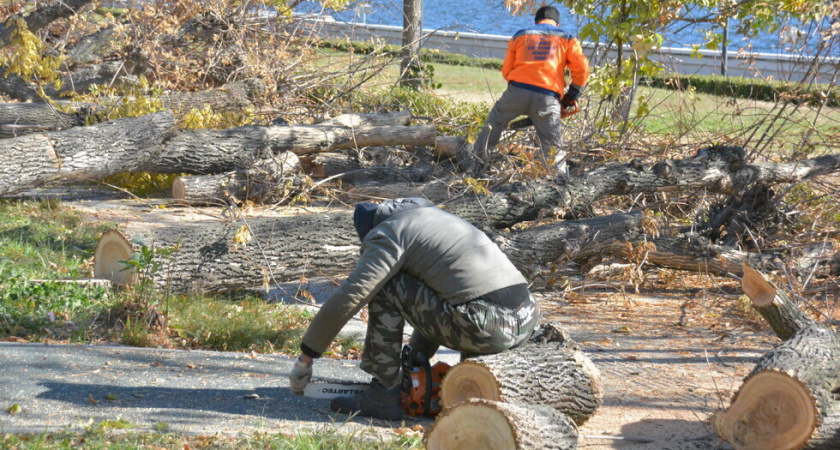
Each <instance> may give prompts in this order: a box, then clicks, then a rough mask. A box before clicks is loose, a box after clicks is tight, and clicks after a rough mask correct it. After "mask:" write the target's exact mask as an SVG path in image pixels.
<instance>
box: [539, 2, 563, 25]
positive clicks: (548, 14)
mask: <svg viewBox="0 0 840 450" xmlns="http://www.w3.org/2000/svg"><path fill="white" fill-rule="evenodd" d="M544 19H551V20H553V21H554V22H555V23H557V24H558V25H560V11H557V8H555V7H553V6H543V7H542V8H540V9H538V10H537V14H536V15H535V16H534V23H540V22H541V21H542V20H544Z"/></svg>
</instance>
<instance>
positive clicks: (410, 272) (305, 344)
mask: <svg viewBox="0 0 840 450" xmlns="http://www.w3.org/2000/svg"><path fill="white" fill-rule="evenodd" d="M353 223H354V225H355V227H356V231H357V232H358V234H359V239H360V240H361V241H362V248H361V258H360V259H359V262H358V264H357V265H356V268H355V270H353V272H351V273H350V275H349V276H348V277H347V279H346V280H344V282H343V283H341V285H340V286H339V287H338V289H337V290H336V292H335V293H334V294H333V295H332V296H331V297H330V298H329V299H328V300H327V302H326V303H325V304H324V305H323V306H322V307H321V309H320V311H318V313H317V314H316V315H315V317H314V319H313V320H312V323H311V324H310V325H309V328H308V329H307V331H306V334H305V335H304V337H303V340H302V343H301V354H300V355H299V356H298V359H297V361H296V363H295V366H294V368H293V370H292V372H291V374H290V376H289V382H290V385H291V388H292V391H293V392H294V393H295V394H298V395H300V394H302V393H303V389H304V387H305V386H306V384H307V383H308V382H309V380H310V378H311V376H312V360H313V359H314V358H318V357H320V356H321V354H322V353H324V352H325V351H326V350H327V349H328V348H329V346H330V343H331V342H332V341H333V339H334V338H335V337H336V335H337V334H338V332H339V331H340V330H341V328H342V327H343V326H344V325H345V324H346V323H347V322H348V321H349V320H350V318H351V317H353V315H354V314H356V313H358V312H359V311H360V310H361V309H362V308H363V307H364V306H365V305H368V307H369V314H368V327H367V334H366V336H365V346H364V351H363V352H362V362H361V369H362V370H364V371H365V372H367V373H369V374H371V375H372V376H373V383H372V387H371V389H369V390H368V391H366V392H365V393H364V394H362V395H361V396H358V397H344V398H337V399H334V400H332V402H331V403H330V408H331V409H332V410H333V411H336V412H343V413H347V414H351V413H358V414H359V415H361V416H372V417H377V418H381V419H388V420H398V419H401V418H402V414H403V411H402V406H401V400H400V381H401V374H400V353H401V348H402V342H403V328H404V326H405V321H408V323H410V324H411V326H412V327H414V333H413V334H412V336H411V338H410V339H409V345H410V346H411V348H412V349H414V350H415V351H419V352H422V353H423V354H424V355H425V356H426V357H428V358H431V357H432V356H433V355H434V353H435V352H436V351H437V349H438V347H439V346H441V345H443V346H446V347H448V348H451V349H453V350H457V351H460V352H462V353H465V354H469V355H478V354H492V353H498V352H501V351H504V350H507V349H510V348H512V347H515V346H517V345H519V344H521V343H522V342H524V341H525V340H526V339H527V338H528V337H529V336H530V335H531V333H532V331H533V329H534V327H535V326H536V325H537V324H538V322H539V310H538V308H537V305H536V302H535V301H534V298H533V297H532V296H531V294H530V293H529V291H528V284H527V282H526V280H525V278H524V277H523V276H522V274H521V273H520V272H519V271H518V270H517V269H516V267H514V266H513V264H512V263H511V262H510V261H509V260H508V259H507V257H506V256H505V255H504V254H503V253H502V251H501V250H499V247H498V246H496V244H494V243H493V242H492V241H491V240H490V239H489V238H488V237H487V236H486V235H485V234H484V233H482V232H481V231H480V230H478V229H477V228H475V227H474V226H473V225H471V224H470V223H468V222H466V221H465V220H463V219H461V218H459V217H457V216H454V215H452V214H449V213H447V212H445V211H443V210H441V209H439V208H436V207H434V206H433V205H432V204H431V203H430V202H428V201H427V200H424V199H421V198H410V199H397V200H390V201H387V202H384V203H382V204H380V205H375V204H372V203H361V204H359V205H357V206H356V210H355V213H354V215H353Z"/></svg>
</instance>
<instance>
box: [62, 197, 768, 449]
mask: <svg viewBox="0 0 840 450" xmlns="http://www.w3.org/2000/svg"><path fill="white" fill-rule="evenodd" d="M66 204H67V205H68V206H71V207H74V208H77V209H79V210H81V211H83V212H85V213H86V214H87V215H88V217H89V218H90V219H91V220H97V221H113V222H116V223H118V224H120V225H121V226H124V227H135V226H163V225H165V224H166V223H169V222H181V221H193V220H214V219H216V220H218V219H223V218H225V217H228V216H229V215H230V214H232V212H231V211H225V210H222V209H220V208H209V209H199V208H186V207H178V206H174V205H172V204H171V203H170V202H169V201H166V200H144V201H136V200H113V199H111V200H104V201H103V200H102V199H101V198H97V197H96V196H91V197H90V198H88V199H84V198H83V199H82V200H78V201H74V202H68V203H66ZM288 213H289V212H278V211H275V212H271V211H250V212H249V215H251V214H258V215H264V214H271V215H283V214H288ZM674 275H675V276H674ZM672 277H673V279H672V281H671V282H670V285H667V286H661V287H660V288H658V289H657V288H655V289H648V290H646V291H643V292H641V293H631V292H633V290H632V288H631V287H629V286H628V287H627V291H628V293H622V292H621V291H622V290H621V289H620V288H617V287H615V283H612V287H610V288H609V289H604V288H603V287H602V286H599V285H598V284H594V285H593V286H592V287H590V288H586V287H585V286H583V285H582V284H581V283H582V280H577V281H574V280H573V282H572V283H571V284H570V285H571V286H573V288H572V290H571V291H567V292H565V293H563V292H561V291H558V290H556V289H546V290H538V291H537V292H535V294H537V295H538V297H539V298H540V302H541V307H542V309H543V314H544V316H545V317H546V318H547V319H550V320H556V321H559V322H561V323H562V324H563V325H564V326H565V327H567V329H568V331H569V333H570V335H571V337H572V338H573V339H574V340H575V341H577V342H578V343H579V344H580V345H581V347H582V348H583V349H584V350H585V351H586V353H587V354H588V355H589V356H590V357H591V358H592V360H593V361H594V362H595V364H596V366H597V367H598V368H599V370H600V371H601V374H602V377H603V384H604V387H605V397H604V402H603V405H602V407H601V408H600V409H599V411H598V412H597V414H596V415H595V416H594V417H593V418H592V419H591V420H589V421H588V422H587V423H586V424H584V425H583V426H582V427H581V428H580V433H581V441H580V443H581V448H585V449H599V450H600V449H667V448H672V449H692V448H694V449H712V448H727V446H726V444H725V443H720V442H718V440H717V438H716V437H715V435H714V434H713V432H712V431H711V428H710V426H709V419H710V417H711V416H712V414H714V412H715V411H718V410H720V409H722V408H725V407H726V406H727V405H728V404H729V401H730V399H731V397H732V395H733V394H734V392H735V390H737V388H738V386H740V384H741V381H742V380H743V378H744V376H745V375H746V374H747V373H748V372H749V371H750V370H751V368H752V366H753V365H754V363H755V361H756V359H757V358H758V357H759V356H760V355H761V354H762V353H764V352H766V351H767V350H769V349H770V348H771V347H772V346H773V345H774V344H776V343H777V342H778V339H777V338H776V337H775V335H773V334H772V332H770V331H769V330H768V329H767V327H766V326H764V324H763V323H762V322H761V320H760V319H758V318H754V317H750V316H749V313H748V312H743V311H742V310H741V309H739V307H738V302H739V296H740V294H741V293H740V290H739V287H738V284H737V282H735V281H734V280H733V281H727V280H719V279H711V278H707V277H704V276H699V275H689V274H672Z"/></svg>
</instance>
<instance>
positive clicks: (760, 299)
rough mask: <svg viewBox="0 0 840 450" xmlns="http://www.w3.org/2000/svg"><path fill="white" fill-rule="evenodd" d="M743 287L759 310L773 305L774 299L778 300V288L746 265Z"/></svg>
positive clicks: (742, 279)
mask: <svg viewBox="0 0 840 450" xmlns="http://www.w3.org/2000/svg"><path fill="white" fill-rule="evenodd" d="M741 287H742V289H743V290H744V293H745V294H747V297H749V298H750V300H752V302H753V304H754V305H755V306H757V307H759V308H760V307H764V306H768V305H770V304H772V303H773V299H775V298H776V288H775V287H774V286H773V285H772V284H771V283H770V282H768V281H767V280H766V279H764V276H763V275H761V274H760V273H759V272H758V271H756V270H755V269H753V268H752V267H750V266H749V264H744V277H743V278H741Z"/></svg>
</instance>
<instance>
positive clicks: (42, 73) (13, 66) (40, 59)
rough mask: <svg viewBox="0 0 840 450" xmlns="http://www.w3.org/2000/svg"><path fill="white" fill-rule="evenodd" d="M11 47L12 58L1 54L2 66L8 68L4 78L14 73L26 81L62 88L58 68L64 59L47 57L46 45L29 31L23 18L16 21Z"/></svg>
mask: <svg viewBox="0 0 840 450" xmlns="http://www.w3.org/2000/svg"><path fill="white" fill-rule="evenodd" d="M9 47H10V48H11V49H12V56H11V57H8V56H4V55H3V54H0V64H4V65H6V66H8V69H6V73H5V74H4V76H8V75H9V74H13V73H14V74H17V75H20V76H21V77H22V78H23V79H25V80H30V79H32V78H36V79H37V80H38V81H39V82H41V81H43V82H46V83H54V84H55V86H56V88H58V87H60V86H61V78H60V77H59V73H58V68H59V67H60V66H61V63H62V61H64V57H56V56H50V55H46V54H45V52H44V43H43V42H42V41H41V39H39V38H38V37H37V36H35V35H34V34H33V33H32V32H31V31H29V28H27V26H26V22H25V21H24V20H23V18H17V19H15V24H14V30H13V31H12V37H11V45H10V46H9Z"/></svg>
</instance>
